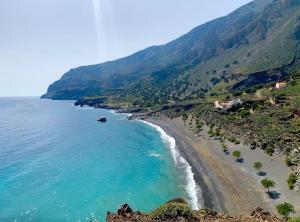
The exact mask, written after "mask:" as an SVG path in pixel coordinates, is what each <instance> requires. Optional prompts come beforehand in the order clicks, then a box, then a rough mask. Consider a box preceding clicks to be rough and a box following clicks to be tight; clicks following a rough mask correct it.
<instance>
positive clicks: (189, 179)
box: [140, 120, 201, 210]
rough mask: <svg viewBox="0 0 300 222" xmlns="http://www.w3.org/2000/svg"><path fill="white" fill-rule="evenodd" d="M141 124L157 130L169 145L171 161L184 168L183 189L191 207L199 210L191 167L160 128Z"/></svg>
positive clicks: (169, 137) (173, 140)
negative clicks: (184, 179) (184, 182)
mask: <svg viewBox="0 0 300 222" xmlns="http://www.w3.org/2000/svg"><path fill="white" fill-rule="evenodd" d="M140 121H141V122H143V123H145V124H148V125H149V126H151V127H153V128H154V129H155V130H157V131H158V132H159V133H160V135H161V138H162V139H163V140H164V141H165V142H166V143H167V144H168V145H169V148H170V150H171V154H172V157H173V160H174V162H175V165H176V166H178V165H179V164H180V165H182V166H183V167H184V171H185V175H186V185H185V189H186V191H187V193H188V195H189V197H190V202H191V207H192V208H193V209H194V210H198V209H200V207H201V206H200V203H199V200H198V193H199V192H200V190H199V187H198V186H197V184H196V181H195V178H194V173H193V171H192V167H191V165H190V164H189V163H188V162H187V161H186V159H185V158H184V157H183V156H181V155H180V152H179V150H178V149H177V146H176V141H175V139H174V138H173V137H171V136H170V135H168V134H167V133H166V132H165V131H164V130H163V129H162V128H161V127H159V126H157V125H155V124H153V123H149V122H147V121H143V120H140Z"/></svg>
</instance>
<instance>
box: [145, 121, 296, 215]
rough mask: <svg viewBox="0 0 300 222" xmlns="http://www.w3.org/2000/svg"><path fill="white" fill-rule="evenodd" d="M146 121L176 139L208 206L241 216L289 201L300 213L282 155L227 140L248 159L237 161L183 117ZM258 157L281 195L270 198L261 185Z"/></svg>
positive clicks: (216, 141) (215, 141) (277, 192)
mask: <svg viewBox="0 0 300 222" xmlns="http://www.w3.org/2000/svg"><path fill="white" fill-rule="evenodd" d="M145 121H147V122H150V123H152V124H155V125H157V126H159V127H161V128H162V129H163V130H164V131H165V132H166V133H167V134H169V135H170V136H172V137H173V138H175V140H176V144H177V147H178V150H179V151H180V153H181V154H182V156H183V157H184V158H185V159H186V160H187V162H188V163H189V164H190V165H191V167H192V171H193V174H194V178H195V181H196V183H197V184H198V186H199V187H200V188H201V190H202V194H203V195H202V196H203V202H204V207H207V208H213V209H216V210H217V211H221V212H225V213H229V214H231V215H236V216H239V215H241V214H244V215H246V214H249V213H250V212H251V210H253V209H254V208H255V207H257V206H260V207H262V208H264V209H265V210H268V211H270V212H273V213H276V205H277V204H278V203H282V202H285V201H286V202H291V203H293V204H294V206H295V210H296V215H299V210H300V206H299V203H300V194H299V193H296V192H295V191H290V190H288V187H287V184H286V177H287V176H288V172H289V171H290V170H289V169H288V167H286V166H284V161H283V160H281V159H280V158H279V157H269V156H268V155H266V154H264V153H263V151H261V150H255V151H253V150H250V149H249V148H248V147H246V146H245V145H234V144H231V143H229V142H226V144H227V145H228V147H229V149H230V150H231V151H232V150H233V149H237V150H241V152H242V155H243V158H244V159H245V162H244V163H236V162H235V160H234V158H233V157H232V156H231V155H225V154H224V153H223V150H222V148H221V146H220V142H219V141H218V140H215V139H213V138H210V137H209V136H208V135H207V129H205V130H203V131H202V132H201V133H200V136H198V135H195V134H194V133H193V132H192V131H191V130H189V129H188V128H187V127H186V126H185V125H184V123H183V121H182V120H181V119H173V120H169V119H159V120H156V119H152V118H147V119H146V120H145ZM258 154H259V156H258ZM256 158H258V160H259V161H261V162H262V163H263V164H264V168H263V170H264V171H266V172H267V175H266V177H267V178H271V179H273V180H274V181H275V182H276V184H277V186H276V187H275V188H274V191H275V193H276V194H278V198H275V199H270V198H269V197H267V195H266V194H265V190H264V189H263V188H262V186H261V185H260V180H261V179H263V178H265V177H262V176H257V174H256V172H254V170H253V169H252V166H253V163H254V161H257V159H256ZM277 171H278V172H277ZM278 177H279V178H278ZM202 207H203V206H202Z"/></svg>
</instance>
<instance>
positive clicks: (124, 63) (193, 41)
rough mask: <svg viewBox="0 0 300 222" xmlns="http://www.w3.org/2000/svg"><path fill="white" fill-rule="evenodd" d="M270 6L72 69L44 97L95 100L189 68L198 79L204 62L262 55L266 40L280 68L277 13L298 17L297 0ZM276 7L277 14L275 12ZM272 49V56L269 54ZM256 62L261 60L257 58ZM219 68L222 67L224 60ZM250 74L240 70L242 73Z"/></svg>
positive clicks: (260, 4)
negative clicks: (248, 52)
mask: <svg viewBox="0 0 300 222" xmlns="http://www.w3.org/2000/svg"><path fill="white" fill-rule="evenodd" d="M270 3H272V0H256V1H254V2H252V3H249V4H247V5H245V6H243V7H241V8H239V9H238V10H236V11H235V12H233V13H231V14H229V15H228V16H225V17H222V18H219V19H216V20H213V21H211V22H209V23H206V24H204V25H201V26H199V27H197V28H195V29H194V30H192V31H191V32H189V33H188V34H186V35H184V36H182V37H180V38H178V39H177V40H175V41H172V42H170V43H168V44H166V45H163V46H154V47H150V48H148V49H145V50H143V51H140V52H137V53H135V54H133V55H131V56H129V57H126V58H122V59H119V60H116V61H112V62H106V63H103V64H99V65H92V66H84V67H79V68H76V69H72V70H70V71H69V72H67V73H66V74H65V75H63V77H62V78H61V79H60V80H58V81H57V82H55V83H53V84H52V85H51V86H50V87H49V89H48V92H47V94H45V95H44V96H43V98H52V99H78V98H81V97H84V96H95V95H99V94H101V93H103V92H104V91H106V90H111V89H123V88H124V87H125V86H128V85H129V84H133V83H136V82H139V81H140V80H155V81H161V80H163V81H164V80H165V79H170V78H172V77H174V76H175V77H177V76H178V75H179V74H181V73H183V72H186V71H187V70H191V69H192V72H197V75H201V74H203V73H202V70H203V68H202V66H206V65H207V64H208V67H210V66H214V64H215V63H218V64H219V62H218V61H223V58H227V55H228V54H230V55H231V54H234V56H233V55H232V56H231V57H236V58H237V59H239V60H242V59H240V58H241V57H243V56H244V55H241V54H242V53H241V52H239V53H236V52H235V51H236V50H235V49H237V48H238V49H240V51H245V50H248V49H249V48H250V47H257V48H258V49H260V50H259V52H256V53H254V54H261V53H264V52H263V51H262V49H261V47H260V46H259V43H261V42H262V40H265V39H268V41H269V42H270V43H269V45H270V47H269V48H268V49H267V48H266V45H265V44H263V45H264V49H265V51H268V52H270V54H272V61H273V57H276V59H277V60H278V62H277V63H278V64H280V63H285V62H286V61H288V60H289V56H286V57H284V59H282V58H281V57H282V53H281V51H282V47H283V48H284V50H285V47H286V45H285V43H282V44H281V45H282V47H272V44H274V42H276V43H278V38H280V37H281V36H280V33H282V32H281V31H280V29H279V27H280V28H281V29H284V27H282V24H279V23H280V22H281V23H283V24H285V23H286V22H287V20H289V18H286V17H284V16H283V15H282V12H281V11H286V10H289V12H288V14H289V15H290V16H291V17H297V15H298V14H299V13H298V12H299V10H298V9H299V6H298V0H289V1H284V0H275V2H273V3H272V4H271V5H270V6H268V5H269V4H270ZM276 7H277V8H278V10H277V11H276V10H274V9H273V8H276ZM268 11H270V12H269V13H268ZM299 15H300V14H299ZM288 17H289V16H288ZM277 20H280V22H279V21H277ZM296 22H297V19H296V21H295V18H294V19H293V21H292V20H291V21H290V23H296ZM294 25H295V24H291V25H289V24H288V25H287V26H288V27H289V30H288V33H289V34H292V33H291V32H293V31H294V27H293V28H290V27H291V26H294ZM272 28H273V29H276V30H278V32H279V34H278V35H277V36H273V35H272V36H273V37H272V38H271V37H269V36H268V33H269V29H272ZM287 29H288V28H287ZM290 29H291V30H290ZM283 31H286V30H283ZM267 36H268V38H266V37H267ZM289 46H290V47H289V49H293V47H294V46H295V43H293V42H292V43H289ZM271 47H272V48H271ZM272 50H273V51H274V53H273V52H271V51H272ZM293 51H294V50H292V52H293ZM292 52H291V54H293V53H292ZM273 55H274V56H273ZM256 58H259V55H257V56H256ZM225 61H226V60H225ZM251 61H253V62H255V60H254V59H251V60H250V61H247V62H246V63H245V64H246V65H247V66H249V67H251V65H252V64H253V62H251ZM259 61H261V59H259ZM221 64H222V65H223V62H222V63H221ZM221 64H220V65H221ZM266 66H267V65H266ZM217 68H219V69H220V67H217ZM252 70H255V69H252ZM252 70H251V69H248V68H244V70H241V71H245V72H246V71H252ZM200 71H201V72H200ZM206 72H207V71H206Z"/></svg>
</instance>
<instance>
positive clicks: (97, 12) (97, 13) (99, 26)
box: [92, 0, 104, 61]
mask: <svg viewBox="0 0 300 222" xmlns="http://www.w3.org/2000/svg"><path fill="white" fill-rule="evenodd" d="M92 1H93V7H94V18H95V25H96V32H97V51H98V57H99V59H100V61H101V60H102V59H103V47H102V46H103V43H102V41H103V34H104V33H103V21H102V12H101V3H100V1H101V0H92Z"/></svg>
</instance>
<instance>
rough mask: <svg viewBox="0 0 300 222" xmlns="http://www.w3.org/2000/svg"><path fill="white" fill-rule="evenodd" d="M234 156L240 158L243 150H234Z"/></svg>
mask: <svg viewBox="0 0 300 222" xmlns="http://www.w3.org/2000/svg"><path fill="white" fill-rule="evenodd" d="M232 156H234V157H235V158H236V159H237V160H238V159H239V158H240V157H241V152H240V151H238V150H236V151H233V153H232Z"/></svg>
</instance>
